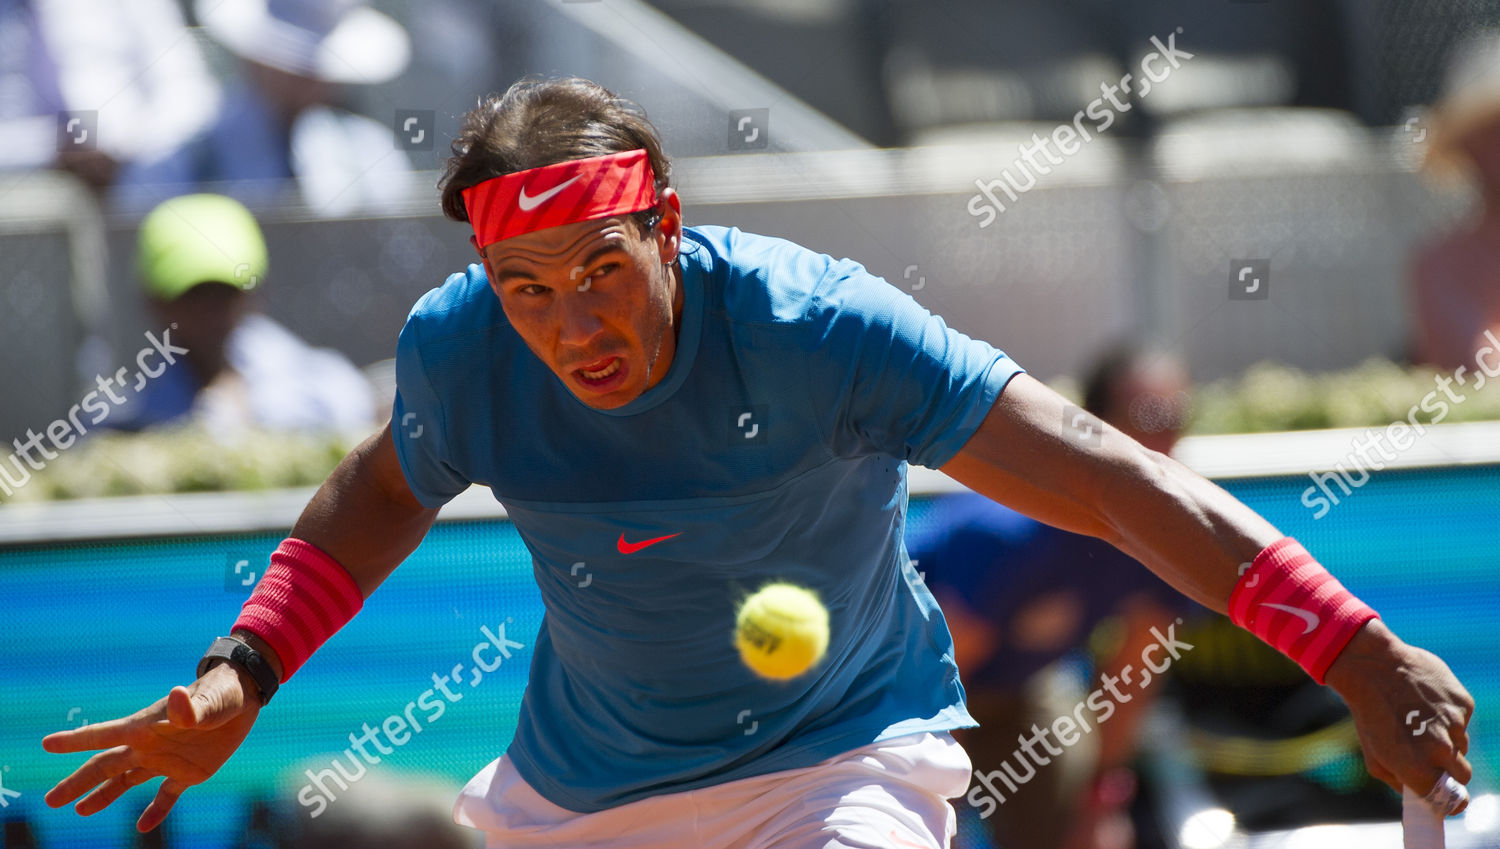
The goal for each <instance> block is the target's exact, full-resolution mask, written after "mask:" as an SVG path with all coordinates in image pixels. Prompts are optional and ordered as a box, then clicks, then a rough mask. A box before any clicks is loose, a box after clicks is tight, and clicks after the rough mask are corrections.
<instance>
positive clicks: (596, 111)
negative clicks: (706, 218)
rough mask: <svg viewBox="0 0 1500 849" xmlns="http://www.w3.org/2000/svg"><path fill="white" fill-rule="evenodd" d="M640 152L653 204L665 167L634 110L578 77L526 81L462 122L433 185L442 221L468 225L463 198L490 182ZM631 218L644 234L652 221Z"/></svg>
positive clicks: (667, 179)
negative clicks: (651, 182) (647, 164)
mask: <svg viewBox="0 0 1500 849" xmlns="http://www.w3.org/2000/svg"><path fill="white" fill-rule="evenodd" d="M642 148H644V149H645V151H646V155H647V156H648V157H649V158H650V160H651V170H652V171H654V172H655V173H656V193H657V196H658V197H660V195H661V193H662V191H663V190H665V189H666V188H667V187H668V186H669V185H671V176H672V163H671V162H670V161H669V160H668V159H667V156H666V154H665V153H663V152H662V147H661V139H660V138H659V137H658V136H657V134H656V128H655V127H654V126H652V125H651V122H650V121H648V120H647V119H646V113H645V111H644V110H643V109H641V107H639V106H637V105H636V104H635V103H632V102H631V101H629V100H626V99H625V98H623V97H618V96H616V95H615V94H614V93H613V92H611V91H609V90H608V89H606V88H604V87H603V86H601V85H599V84H598V83H594V82H590V81H589V80H585V79H580V78H578V77H563V78H559V79H545V80H544V79H538V78H534V77H528V78H526V79H523V80H521V81H519V82H517V83H516V84H515V85H512V86H511V87H510V89H509V90H507V91H506V92H505V94H502V95H490V96H489V97H486V98H485V99H484V100H483V101H481V102H480V104H479V106H478V107H476V108H475V109H473V110H472V111H470V112H469V114H467V115H465V116H464V122H463V126H462V127H461V128H460V129H459V131H458V136H457V137H456V138H454V139H453V145H452V152H453V155H452V156H450V157H449V158H448V164H447V168H446V170H445V171H444V173H443V179H442V180H440V181H439V182H438V186H439V187H441V188H442V192H443V214H444V215H446V216H448V217H449V218H451V219H453V220H454V221H468V220H469V213H468V210H467V209H465V208H464V199H463V194H462V193H463V190H464V189H467V188H469V187H470V186H474V185H478V184H479V183H482V182H484V181H485V180H488V179H490V178H492V177H501V176H504V175H506V174H513V173H515V172H517V171H525V170H528V169H531V168H540V167H542V166H544V165H555V164H556V163H558V162H567V161H569V160H573V159H587V158H589V157H593V156H606V155H608V154H611V153H623V152H625V151H627V150H640V149H642ZM634 217H635V219H636V220H637V221H638V222H639V223H640V224H641V226H642V227H643V228H644V229H645V230H647V231H650V230H651V228H652V227H654V226H656V221H657V219H658V218H659V214H658V213H657V211H656V210H655V209H643V210H641V211H640V212H637V213H635V214H634Z"/></svg>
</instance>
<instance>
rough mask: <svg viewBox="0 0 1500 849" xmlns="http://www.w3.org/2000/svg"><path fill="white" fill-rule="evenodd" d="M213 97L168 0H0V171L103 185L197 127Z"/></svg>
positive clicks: (193, 43) (215, 93) (204, 68)
mask: <svg viewBox="0 0 1500 849" xmlns="http://www.w3.org/2000/svg"><path fill="white" fill-rule="evenodd" d="M218 97H219V90H218V86H217V84H215V82H214V81H213V78H212V77H211V76H210V75H209V73H208V69H207V66H206V65H205V64H204V62H203V56H202V54H201V52H200V51H199V49H198V44H197V42H196V41H194V40H193V39H192V38H191V36H190V35H189V33H188V31H187V29H185V28H184V27H183V22H182V14H181V12H180V11H178V7H177V4H176V3H175V2H173V0H0V171H3V170H10V169H39V168H49V167H56V168H62V169H66V170H69V171H72V172H73V173H75V174H77V175H78V176H79V177H81V178H82V179H83V180H84V181H85V182H87V183H88V184H89V185H91V186H92V187H94V188H95V189H103V188H105V187H107V186H108V185H109V184H110V183H111V182H112V181H113V179H114V176H115V174H116V172H117V170H118V169H119V168H120V167H121V166H125V165H128V164H129V163H132V162H135V161H137V160H149V159H153V158H157V157H160V156H161V155H163V154H165V153H166V152H167V151H170V150H172V149H173V148H175V147H177V146H178V145H180V144H182V143H183V142H184V141H186V140H187V139H189V138H191V137H192V136H193V135H195V134H196V133H198V132H200V131H201V130H202V129H203V128H204V127H206V126H207V125H208V121H209V119H210V117H211V116H212V115H213V112H214V109H215V107H216V105H217V103H218Z"/></svg>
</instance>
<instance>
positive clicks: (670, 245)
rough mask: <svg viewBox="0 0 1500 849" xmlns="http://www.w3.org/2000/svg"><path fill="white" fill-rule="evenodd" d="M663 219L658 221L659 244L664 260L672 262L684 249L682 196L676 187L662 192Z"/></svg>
mask: <svg viewBox="0 0 1500 849" xmlns="http://www.w3.org/2000/svg"><path fill="white" fill-rule="evenodd" d="M661 204H662V205H664V206H665V209H663V210H662V214H661V221H660V222H658V223H657V233H658V244H657V249H658V250H659V251H660V253H661V261H662V262H671V261H672V260H674V259H676V258H677V253H678V251H680V250H681V249H682V198H681V197H679V196H678V194H677V190H676V189H671V188H668V189H664V190H663V191H662V193H661Z"/></svg>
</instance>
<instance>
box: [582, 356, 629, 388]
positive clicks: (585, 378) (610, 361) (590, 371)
mask: <svg viewBox="0 0 1500 849" xmlns="http://www.w3.org/2000/svg"><path fill="white" fill-rule="evenodd" d="M629 373H630V368H629V366H627V365H626V363H625V358H624V357H618V356H608V357H604V358H603V359H600V360H595V361H594V362H592V363H586V364H584V365H583V366H580V367H579V368H576V369H574V370H573V374H574V376H575V377H576V379H577V381H578V382H579V383H580V384H582V385H583V387H584V388H585V389H587V390H588V391H590V392H592V393H598V394H604V393H609V392H613V391H615V390H616V389H619V388H620V386H621V385H623V384H624V382H625V379H626V377H627V376H628V375H629Z"/></svg>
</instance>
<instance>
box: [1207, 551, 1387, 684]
mask: <svg viewBox="0 0 1500 849" xmlns="http://www.w3.org/2000/svg"><path fill="white" fill-rule="evenodd" d="M1229 618H1230V619H1231V620H1233V621H1234V624H1236V625H1238V626H1240V627H1241V628H1244V629H1245V630H1247V631H1249V632H1250V633H1252V634H1254V635H1255V636H1257V637H1260V638H1261V639H1262V640H1265V641H1266V642H1267V643H1270V644H1271V645H1272V646H1273V647H1275V648H1276V649H1277V650H1278V651H1280V652H1281V653H1282V654H1284V655H1286V656H1287V657H1289V658H1291V659H1292V660H1295V661H1297V663H1298V664H1299V665H1300V666H1301V667H1302V668H1303V669H1305V670H1307V674H1308V675H1311V676H1312V678H1313V680H1314V681H1317V682H1318V683H1319V684H1322V683H1323V677H1324V676H1325V675H1327V674H1328V667H1330V666H1332V665H1333V661H1334V659H1335V658H1337V657H1338V656H1339V652H1341V651H1343V650H1344V646H1347V645H1348V644H1349V641H1350V640H1352V639H1354V635H1355V634H1356V633H1357V632H1358V631H1359V629H1360V628H1362V627H1364V624H1365V623H1366V622H1369V621H1370V620H1371V619H1379V618H1380V614H1378V613H1376V612H1375V610H1374V609H1373V608H1371V607H1370V606H1369V605H1367V604H1365V603H1364V602H1362V601H1360V600H1359V599H1357V598H1355V597H1354V594H1353V593H1351V592H1349V591H1348V590H1346V589H1344V585H1343V584H1341V583H1339V581H1338V579H1337V578H1335V577H1334V576H1333V575H1331V574H1329V573H1328V570H1326V569H1324V568H1323V567H1322V566H1320V565H1318V561H1317V560H1314V559H1313V556H1312V555H1311V554H1308V553H1307V549H1305V548H1303V547H1302V546H1301V544H1299V543H1298V542H1297V541H1296V540H1294V539H1292V538H1291V537H1282V538H1281V539H1279V540H1277V541H1276V542H1274V543H1271V544H1270V545H1268V546H1266V548H1265V550H1264V551H1262V552H1261V553H1260V554H1258V555H1256V557H1255V560H1254V562H1253V563H1251V565H1250V568H1249V569H1246V570H1245V573H1244V574H1243V575H1241V576H1240V580H1239V583H1237V584H1235V587H1234V592H1233V593H1232V594H1231V595H1230V596H1229Z"/></svg>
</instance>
